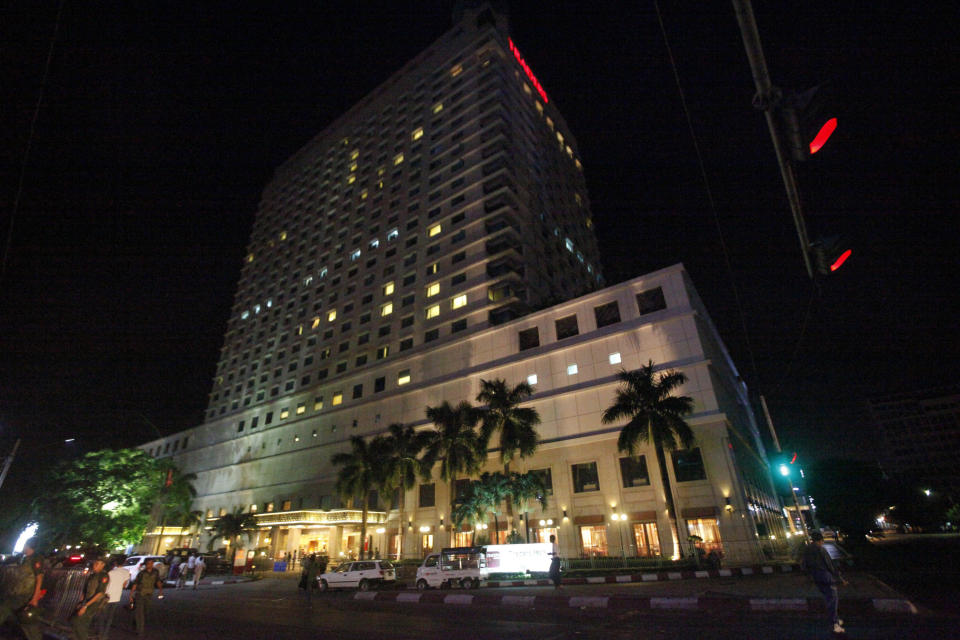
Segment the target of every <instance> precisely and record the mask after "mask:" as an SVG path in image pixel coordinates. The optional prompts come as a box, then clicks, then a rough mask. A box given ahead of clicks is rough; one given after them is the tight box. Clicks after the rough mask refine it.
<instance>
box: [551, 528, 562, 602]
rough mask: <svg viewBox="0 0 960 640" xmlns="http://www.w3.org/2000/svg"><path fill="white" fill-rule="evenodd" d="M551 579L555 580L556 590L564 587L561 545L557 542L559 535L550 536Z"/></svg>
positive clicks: (554, 586)
mask: <svg viewBox="0 0 960 640" xmlns="http://www.w3.org/2000/svg"><path fill="white" fill-rule="evenodd" d="M550 546H551V551H550V579H551V580H553V588H554V590H555V591H556V590H560V589H563V587H561V586H560V546H559V545H558V544H557V536H554V535H551V536H550Z"/></svg>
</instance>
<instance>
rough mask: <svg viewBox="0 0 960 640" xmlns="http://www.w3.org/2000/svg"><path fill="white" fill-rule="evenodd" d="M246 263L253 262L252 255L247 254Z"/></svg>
mask: <svg viewBox="0 0 960 640" xmlns="http://www.w3.org/2000/svg"><path fill="white" fill-rule="evenodd" d="M247 262H253V254H252V253H248V254H247Z"/></svg>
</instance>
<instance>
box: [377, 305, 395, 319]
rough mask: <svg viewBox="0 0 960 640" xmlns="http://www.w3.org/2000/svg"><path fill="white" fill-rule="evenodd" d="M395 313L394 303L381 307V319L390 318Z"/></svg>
mask: <svg viewBox="0 0 960 640" xmlns="http://www.w3.org/2000/svg"><path fill="white" fill-rule="evenodd" d="M391 313H393V303H392V302H388V303H386V304H385V305H382V306H381V307H380V317H383V316H388V315H390V314H391Z"/></svg>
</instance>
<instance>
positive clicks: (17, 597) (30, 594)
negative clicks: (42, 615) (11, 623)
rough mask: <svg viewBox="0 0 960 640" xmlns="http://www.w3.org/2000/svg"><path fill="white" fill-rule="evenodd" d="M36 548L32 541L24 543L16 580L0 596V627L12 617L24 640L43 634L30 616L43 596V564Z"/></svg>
mask: <svg viewBox="0 0 960 640" xmlns="http://www.w3.org/2000/svg"><path fill="white" fill-rule="evenodd" d="M36 548H37V541H36V538H30V539H29V540H27V541H26V543H24V545H23V558H21V559H20V566H19V567H18V571H17V578H16V580H15V581H14V583H13V584H12V585H11V586H10V588H9V591H8V592H7V593H3V594H0V626H3V624H4V623H5V622H6V621H7V618H11V617H12V618H13V619H14V620H15V621H16V622H15V623H16V624H17V625H19V626H20V631H21V632H22V633H23V635H25V636H26V637H27V640H40V639H41V637H42V635H43V634H42V632H41V631H40V623H39V621H38V620H37V618H36V616H35V615H34V609H35V607H36V606H37V605H38V604H40V598H42V597H43V593H44V592H43V561H42V560H41V559H40V558H39V557H38V556H37V554H36Z"/></svg>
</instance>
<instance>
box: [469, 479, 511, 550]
mask: <svg viewBox="0 0 960 640" xmlns="http://www.w3.org/2000/svg"><path fill="white" fill-rule="evenodd" d="M476 491H477V492H478V493H479V494H480V499H481V501H482V502H483V503H484V504H485V505H486V506H487V510H488V511H489V512H490V513H491V514H493V531H494V537H493V539H494V540H495V541H496V542H495V543H494V544H500V520H499V518H498V516H499V515H501V513H502V506H503V501H504V500H506V499H507V497H508V496H509V495H510V480H509V478H507V476H506V475H504V474H503V473H501V472H499V471H497V472H496V473H486V472H485V473H483V474H482V475H481V476H480V480H479V481H477V483H476Z"/></svg>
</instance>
